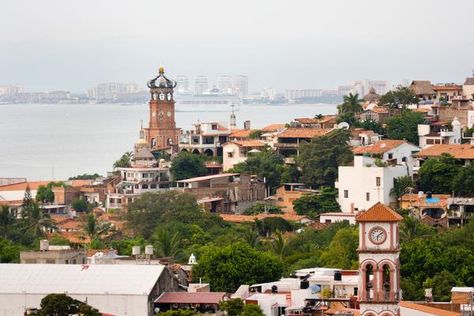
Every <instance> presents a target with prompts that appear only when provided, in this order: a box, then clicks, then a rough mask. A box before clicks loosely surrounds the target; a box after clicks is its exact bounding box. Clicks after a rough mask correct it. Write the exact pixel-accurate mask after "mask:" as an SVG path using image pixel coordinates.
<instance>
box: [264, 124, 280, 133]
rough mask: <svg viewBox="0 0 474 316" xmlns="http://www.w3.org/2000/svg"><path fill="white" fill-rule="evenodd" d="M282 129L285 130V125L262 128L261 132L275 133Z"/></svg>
mask: <svg viewBox="0 0 474 316" xmlns="http://www.w3.org/2000/svg"><path fill="white" fill-rule="evenodd" d="M284 128H285V124H270V125H267V126H265V127H264V128H262V129H261V131H262V132H276V131H278V130H281V129H284Z"/></svg>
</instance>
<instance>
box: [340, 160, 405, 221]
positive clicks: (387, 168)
mask: <svg viewBox="0 0 474 316" xmlns="http://www.w3.org/2000/svg"><path fill="white" fill-rule="evenodd" d="M377 164H378V163H377V162H376V159H374V158H371V157H366V156H359V155H356V156H354V165H353V166H340V167H339V169H338V170H339V178H338V180H337V182H336V183H335V185H336V188H337V189H338V192H339V194H338V202H339V205H340V206H341V210H342V211H343V212H354V211H361V210H367V209H368V208H369V207H370V206H372V205H373V204H374V203H376V202H381V203H383V204H386V205H389V204H390V203H392V202H395V199H394V198H393V196H391V195H390V190H391V189H392V188H393V185H394V181H395V179H397V178H398V177H402V176H406V175H409V172H408V169H407V166H406V165H399V164H393V165H385V164H382V165H381V164H378V165H377Z"/></svg>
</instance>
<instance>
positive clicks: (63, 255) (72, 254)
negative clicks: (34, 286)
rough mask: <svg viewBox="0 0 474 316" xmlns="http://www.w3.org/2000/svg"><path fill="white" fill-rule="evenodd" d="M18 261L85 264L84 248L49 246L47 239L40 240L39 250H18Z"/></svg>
mask: <svg viewBox="0 0 474 316" xmlns="http://www.w3.org/2000/svg"><path fill="white" fill-rule="evenodd" d="M20 263H35V264H36V263H47V264H86V263H87V255H86V252H85V251H84V250H78V249H71V247H70V246H50V245H49V243H48V241H47V240H42V241H41V242H40V251H22V252H20Z"/></svg>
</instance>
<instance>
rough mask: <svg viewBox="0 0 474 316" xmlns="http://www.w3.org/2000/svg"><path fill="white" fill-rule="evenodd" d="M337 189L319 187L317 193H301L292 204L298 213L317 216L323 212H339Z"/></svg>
mask: <svg viewBox="0 0 474 316" xmlns="http://www.w3.org/2000/svg"><path fill="white" fill-rule="evenodd" d="M336 196H337V191H336V189H334V188H331V187H321V189H320V192H319V193H308V194H303V195H302V196H301V197H300V198H299V199H296V200H295V201H293V206H294V209H295V211H296V213H297V214H298V215H308V216H310V217H312V218H315V217H317V216H318V215H319V214H320V213H323V212H339V211H340V210H341V207H340V206H339V203H337V200H336Z"/></svg>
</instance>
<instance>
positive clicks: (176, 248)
mask: <svg viewBox="0 0 474 316" xmlns="http://www.w3.org/2000/svg"><path fill="white" fill-rule="evenodd" d="M154 239H155V241H156V243H155V244H156V249H157V252H158V254H159V255H160V256H162V257H175V256H177V255H178V254H179V252H180V251H181V240H180V235H179V232H175V233H174V234H173V235H171V234H170V233H169V232H168V231H167V230H165V229H162V230H159V231H157V232H156V233H155V235H154Z"/></svg>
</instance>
